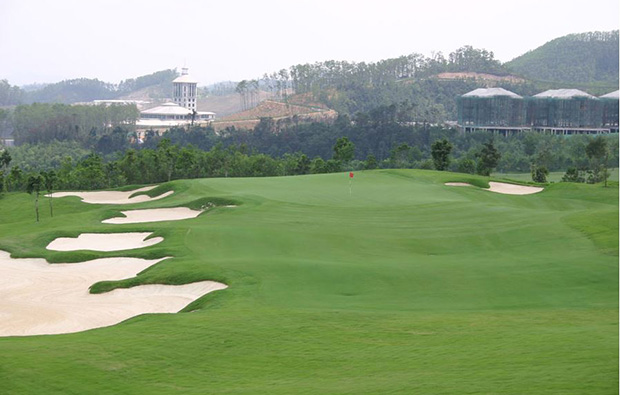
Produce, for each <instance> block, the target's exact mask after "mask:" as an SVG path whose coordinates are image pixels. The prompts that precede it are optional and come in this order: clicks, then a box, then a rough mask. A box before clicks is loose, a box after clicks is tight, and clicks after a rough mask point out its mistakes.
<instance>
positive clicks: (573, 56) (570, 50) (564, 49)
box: [505, 30, 618, 89]
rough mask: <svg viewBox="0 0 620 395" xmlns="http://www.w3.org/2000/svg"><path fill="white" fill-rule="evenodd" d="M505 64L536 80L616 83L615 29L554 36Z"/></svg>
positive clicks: (616, 37)
mask: <svg viewBox="0 0 620 395" xmlns="http://www.w3.org/2000/svg"><path fill="white" fill-rule="evenodd" d="M505 66H506V67H507V68H508V69H509V70H511V71H513V72H514V73H517V74H521V75H523V76H524V77H526V78H529V79H533V80H538V81H554V82H566V83H587V84H611V85H614V86H617V85H618V30H615V31H612V32H590V33H581V34H570V35H568V36H564V37H560V38H556V39H555V40H551V41H549V42H548V43H546V44H545V45H543V46H541V47H539V48H536V49H534V50H532V51H530V52H528V53H526V54H524V55H521V56H519V57H518V58H515V59H513V60H511V61H510V62H508V63H506V64H505ZM616 89H617V88H616Z"/></svg>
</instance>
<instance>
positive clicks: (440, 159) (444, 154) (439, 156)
mask: <svg viewBox="0 0 620 395" xmlns="http://www.w3.org/2000/svg"><path fill="white" fill-rule="evenodd" d="M450 152H452V144H450V142H449V141H448V140H447V139H441V140H436V141H435V142H434V143H433V145H431V156H432V157H433V163H434V164H435V169H437V170H440V171H443V170H446V169H447V168H448V166H450Z"/></svg>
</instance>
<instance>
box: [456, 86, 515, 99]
mask: <svg viewBox="0 0 620 395" xmlns="http://www.w3.org/2000/svg"><path fill="white" fill-rule="evenodd" d="M496 96H508V97H511V98H513V99H523V97H521V96H519V95H517V94H516V93H514V92H510V91H509V90H506V89H504V88H478V89H474V90H473V91H471V92H468V93H466V94H464V95H463V96H462V97H496Z"/></svg>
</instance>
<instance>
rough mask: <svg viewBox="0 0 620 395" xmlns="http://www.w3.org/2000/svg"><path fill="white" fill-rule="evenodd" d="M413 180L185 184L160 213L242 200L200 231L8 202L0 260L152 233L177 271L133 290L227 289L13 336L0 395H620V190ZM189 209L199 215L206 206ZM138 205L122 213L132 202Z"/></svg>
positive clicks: (144, 278)
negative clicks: (209, 284)
mask: <svg viewBox="0 0 620 395" xmlns="http://www.w3.org/2000/svg"><path fill="white" fill-rule="evenodd" d="M446 181H469V182H475V183H477V184H478V185H486V182H487V179H485V178H479V177H476V176H467V175H462V174H455V173H439V172H433V171H416V170H382V171H368V172H357V173H356V174H355V178H354V179H353V187H352V193H351V194H350V193H349V180H348V174H342V173H341V174H329V175H312V176H300V177H279V178H252V179H203V180H192V181H176V182H172V183H170V184H166V185H164V186H162V190H164V189H166V188H172V189H174V190H175V191H177V192H175V194H174V195H172V196H171V197H168V198H166V199H163V200H159V201H154V202H149V203H141V204H138V205H133V206H131V208H134V207H136V208H137V207H139V208H147V207H149V208H151V207H166V206H177V205H184V204H194V205H195V204H197V203H196V202H200V204H202V202H204V201H205V199H207V200H209V198H210V199H220V200H217V201H218V202H235V203H238V204H239V206H238V207H235V208H224V207H216V208H214V209H212V210H211V211H209V212H206V213H204V214H202V215H200V216H199V217H197V218H195V219H191V220H186V221H179V222H166V223H149V224H132V225H104V224H101V223H100V221H101V220H102V219H104V218H108V217H111V216H113V215H114V214H115V213H117V212H118V211H119V210H120V209H119V208H118V207H114V206H98V205H89V204H84V203H80V202H79V200H78V199H77V198H63V199H59V200H55V201H54V203H55V211H54V212H55V217H54V218H53V219H51V218H49V213H48V212H47V211H45V210H44V208H46V206H45V205H42V222H41V223H40V224H35V223H34V213H33V212H32V211H33V210H32V208H31V206H32V200H31V198H30V196H28V195H26V194H6V195H4V197H2V198H0V219H1V221H0V248H2V249H6V250H9V251H11V252H13V253H14V255H16V256H46V257H48V258H49V259H50V260H53V261H56V262H60V261H75V260H79V259H85V258H90V257H93V256H95V255H94V253H89V252H69V253H68V252H62V253H61V252H48V251H46V250H45V249H44V247H45V245H46V244H47V243H48V242H49V241H50V240H52V239H53V238H55V237H58V236H74V235H76V234H78V233H79V232H87V231H88V232H93V231H97V232H104V231H116V232H119V231H131V230H140V231H145V230H149V231H154V232H155V234H156V235H161V236H164V237H165V241H164V242H162V243H160V244H158V245H157V246H153V247H149V248H147V249H144V250H143V251H142V250H134V251H131V252H129V253H123V252H114V253H105V254H99V255H96V256H123V255H129V256H142V257H147V256H148V257H159V256H166V255H173V256H175V257H176V258H174V259H169V260H166V261H163V262H161V263H159V264H157V265H156V266H154V267H152V268H150V269H148V270H146V271H145V272H143V273H141V274H140V275H139V276H138V277H137V279H134V280H129V281H124V282H114V283H101V284H98V285H97V286H96V287H95V289H94V290H95V291H97V292H100V291H103V290H107V289H110V288H113V287H116V286H131V285H135V284H138V283H156V282H162V283H171V284H175V283H185V282H190V281H197V280H204V279H215V280H219V281H224V282H226V283H227V284H229V286H230V287H229V288H228V289H227V290H225V291H220V292H216V293H214V294H209V295H207V296H206V297H204V298H201V299H199V300H198V301H196V302H194V303H192V304H191V305H190V306H188V307H187V308H186V309H185V311H186V312H184V313H181V314H176V315H144V316H140V317H137V318H133V319H130V320H128V321H126V322H124V323H122V324H120V325H117V326H114V327H109V328H102V329H96V330H91V331H87V332H84V333H77V334H70V335H56V336H38V337H23V338H0V393H37V394H41V393H45V394H48V393H76V394H78V393H79V394H83V393H112V394H119V393H140V394H144V393H190V394H204V393H235V394H237V393H238V394H257V393H260V394H263V393H264V394H291V393H318V394H323V393H329V394H358V393H376V394H386V393H407V394H410V393H445V394H452V393H459V394H461V393H505V394H508V393H510V394H525V393H549V394H551V393H553V394H573V393H587V394H605V393H617V390H618V186H617V184H615V186H614V187H611V188H603V187H602V186H601V185H584V184H566V183H561V184H552V185H550V186H548V187H547V188H546V190H545V191H544V192H542V193H539V194H536V195H529V196H508V195H500V194H495V193H492V192H488V191H483V190H481V189H479V188H471V187H470V188H466V187H447V186H444V185H443V183H444V182H446ZM192 202H193V203H192ZM123 209H126V207H123Z"/></svg>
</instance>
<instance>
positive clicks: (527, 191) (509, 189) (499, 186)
mask: <svg viewBox="0 0 620 395" xmlns="http://www.w3.org/2000/svg"><path fill="white" fill-rule="evenodd" d="M445 185H447V186H452V187H473V185H471V184H468V183H465V182H446V183H445ZM489 186H490V188H489V189H485V190H486V191H491V192H496V193H503V194H506V195H531V194H533V193H538V192H540V191H542V190H543V189H544V188H540V187H530V186H525V185H516V184H507V183H505V182H493V181H490V182H489Z"/></svg>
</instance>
